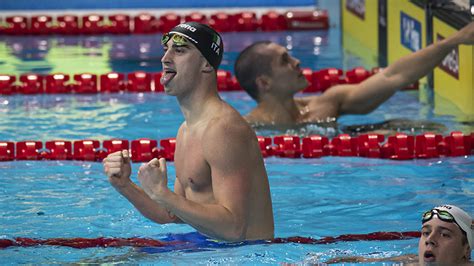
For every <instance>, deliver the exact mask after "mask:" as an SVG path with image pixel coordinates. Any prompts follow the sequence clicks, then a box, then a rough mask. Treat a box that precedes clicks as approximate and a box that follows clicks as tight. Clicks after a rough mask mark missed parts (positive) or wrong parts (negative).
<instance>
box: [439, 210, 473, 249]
mask: <svg viewBox="0 0 474 266" xmlns="http://www.w3.org/2000/svg"><path fill="white" fill-rule="evenodd" d="M433 209H437V210H440V211H447V212H449V213H450V214H451V215H452V216H453V217H454V220H456V223H458V225H459V227H461V230H463V231H464V232H465V233H466V236H467V242H468V243H469V247H470V248H471V249H474V224H473V221H472V218H471V216H469V214H467V212H465V211H463V210H462V209H461V208H459V207H456V206H454V205H442V206H438V207H435V208H433Z"/></svg>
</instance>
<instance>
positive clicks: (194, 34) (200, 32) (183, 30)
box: [162, 22, 224, 70]
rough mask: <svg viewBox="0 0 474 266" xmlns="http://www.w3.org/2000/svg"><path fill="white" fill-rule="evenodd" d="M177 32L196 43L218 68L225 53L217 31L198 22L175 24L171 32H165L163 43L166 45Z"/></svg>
mask: <svg viewBox="0 0 474 266" xmlns="http://www.w3.org/2000/svg"><path fill="white" fill-rule="evenodd" d="M175 34H178V35H181V36H183V37H185V38H186V39H187V40H188V41H190V42H191V43H192V44H194V46H196V48H197V49H198V50H199V51H200V52H201V54H202V55H203V56H204V58H206V60H207V61H208V62H209V64H211V66H212V67H214V69H215V70H217V68H218V67H219V65H220V63H221V61H222V54H223V53H224V43H223V42H222V38H221V36H220V35H219V33H217V31H215V30H214V29H213V28H211V27H209V26H207V25H205V24H201V23H198V22H185V23H181V24H179V25H177V26H175V27H174V28H172V29H171V31H170V32H168V33H167V34H165V35H164V36H163V39H162V44H163V45H165V44H166V43H167V42H168V41H169V40H170V39H171V37H172V36H173V35H175Z"/></svg>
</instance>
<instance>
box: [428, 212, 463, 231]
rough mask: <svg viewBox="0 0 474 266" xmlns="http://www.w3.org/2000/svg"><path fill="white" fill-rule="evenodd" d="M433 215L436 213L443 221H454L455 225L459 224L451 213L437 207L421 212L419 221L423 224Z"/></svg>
mask: <svg viewBox="0 0 474 266" xmlns="http://www.w3.org/2000/svg"><path fill="white" fill-rule="evenodd" d="M435 215H437V216H438V218H439V219H440V220H441V221H443V222H447V223H455V224H456V225H457V226H459V224H458V223H457V222H456V219H454V216H453V215H451V213H449V212H447V211H443V210H438V209H432V210H429V211H427V212H425V213H423V217H422V219H421V223H422V224H424V223H426V222H428V221H429V220H431V219H433V217H434V216H435ZM459 228H461V227H460V226H459ZM461 230H462V229H461Z"/></svg>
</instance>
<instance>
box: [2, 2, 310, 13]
mask: <svg viewBox="0 0 474 266" xmlns="http://www.w3.org/2000/svg"><path fill="white" fill-rule="evenodd" d="M316 4H317V0H264V1H263V0H260V1H259V0H167V1H163V0H115V1H113V0H36V1H35V0H0V11H2V10H5V11H6V10H41V9H47V10H53V9H109V8H113V9H120V8H128V9H133V8H196V7H202V8H218V7H250V6H253V7H265V6H282V7H284V6H310V5H316Z"/></svg>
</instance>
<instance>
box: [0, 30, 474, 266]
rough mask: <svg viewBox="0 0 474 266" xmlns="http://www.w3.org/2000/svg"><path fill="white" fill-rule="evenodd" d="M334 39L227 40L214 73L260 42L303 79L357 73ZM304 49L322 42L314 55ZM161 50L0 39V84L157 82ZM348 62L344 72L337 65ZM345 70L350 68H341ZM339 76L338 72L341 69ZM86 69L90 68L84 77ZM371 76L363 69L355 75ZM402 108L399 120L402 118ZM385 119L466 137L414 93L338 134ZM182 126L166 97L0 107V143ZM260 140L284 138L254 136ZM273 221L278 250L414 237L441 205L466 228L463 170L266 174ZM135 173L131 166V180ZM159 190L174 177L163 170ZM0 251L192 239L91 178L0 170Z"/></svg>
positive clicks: (367, 165) (5, 255) (262, 252)
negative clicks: (353, 238) (22, 240)
mask: <svg viewBox="0 0 474 266" xmlns="http://www.w3.org/2000/svg"><path fill="white" fill-rule="evenodd" d="M339 35H340V32H339V29H338V28H332V29H331V30H329V31H327V32H326V31H317V32H274V33H238V34H237V33H229V34H225V35H224V40H226V44H225V45H226V50H227V51H228V52H227V53H226V55H225V58H224V61H223V65H222V68H223V69H226V70H230V71H232V65H233V62H234V61H235V58H236V55H237V53H238V51H240V50H241V49H243V47H244V46H245V45H247V44H249V43H250V42H253V41H256V40H263V39H270V40H273V41H276V42H278V43H280V44H282V45H285V46H287V47H288V48H291V52H292V54H293V55H295V56H297V57H299V58H301V59H302V67H309V68H312V69H320V68H324V67H339V68H345V69H347V68H351V67H354V66H357V65H359V64H360V61H359V60H358V59H357V58H354V57H348V56H347V55H344V54H343V52H342V47H341V45H340V39H339ZM315 37H319V38H321V39H320V42H317V43H318V44H317V45H316V44H315V41H314V40H315V39H314V38H315ZM159 39H160V36H154V35H150V36H126V37H124V36H114V37H112V36H100V37H98V36H95V37H79V38H78V37H67V38H63V37H8V38H7V37H0V53H1V54H2V55H5V56H2V59H0V61H1V62H0V72H1V73H12V74H20V73H24V72H28V71H33V72H36V73H49V72H55V71H62V72H66V73H80V72H85V71H93V72H95V73H99V74H102V73H105V72H107V71H110V70H114V71H119V72H130V71H135V70H145V71H150V72H158V71H160V70H161V65H160V63H159V58H160V56H161V55H162V50H161V48H160V46H159ZM343 62H346V63H343ZM347 62H349V63H347ZM347 64H348V65H347ZM91 67H92V68H91ZM366 67H372V66H366ZM222 97H223V98H224V99H225V100H227V101H228V102H229V103H230V104H231V105H232V106H234V107H235V108H236V109H237V110H238V111H239V112H241V113H242V114H245V113H247V112H248V111H249V110H250V109H251V108H252V107H253V106H254V103H253V102H252V101H251V99H250V98H249V97H248V96H246V95H245V93H243V92H232V93H222ZM402 107H403V112H402V113H401V112H400V110H401V108H402ZM393 118H410V119H415V120H429V121H432V122H437V123H441V124H443V125H445V126H446V130H445V131H443V132H442V133H443V134H445V135H446V134H447V133H448V132H450V131H453V130H461V131H463V132H466V133H467V132H471V131H472V130H473V128H472V126H471V125H469V124H462V123H458V122H457V121H456V120H455V119H454V118H453V117H449V116H439V115H435V114H434V112H433V108H432V106H430V105H429V104H421V103H419V102H418V95H417V93H416V92H399V93H397V94H396V95H395V96H394V97H393V98H391V99H390V100H389V101H387V102H386V103H384V104H383V105H382V106H381V107H379V108H378V109H377V110H375V111H374V112H372V113H371V114H369V115H363V116H345V117H342V118H341V119H340V120H339V125H340V127H342V126H344V125H352V124H360V121H364V122H374V123H375V122H380V121H384V120H387V119H393ZM182 120H183V117H182V115H181V112H180V110H179V108H178V105H177V103H176V100H175V99H174V98H172V97H169V96H166V95H164V94H154V93H145V94H128V93H125V94H101V95H34V96H24V95H15V96H0V140H9V141H15V142H17V141H22V140H40V141H47V140H53V139H65V140H79V139H86V138H87V139H98V140H106V139H110V138H123V139H128V140H133V139H137V138H142V137H144V138H152V139H158V140H159V139H163V138H169V137H174V136H175V134H176V131H177V129H178V127H179V125H180V123H181V122H182ZM339 130H340V128H339V127H338V128H334V129H321V128H318V127H308V128H304V129H303V130H301V129H298V130H296V131H290V133H297V134H302V135H305V134H309V133H314V132H319V133H324V134H325V135H328V136H333V135H335V134H337V133H338V132H339ZM257 133H259V134H261V135H270V136H273V135H275V134H281V133H282V132H275V131H271V130H270V131H268V130H261V131H258V132H257ZM265 164H266V168H267V171H268V175H269V179H270V186H271V194H272V199H273V206H274V216H275V235H276V237H289V236H303V237H313V238H320V237H324V236H338V235H341V234H364V233H369V232H375V231H416V230H418V229H419V228H420V214H421V213H422V212H423V211H425V210H426V209H429V208H431V207H433V206H434V205H437V204H442V203H451V204H455V205H458V206H460V207H462V208H464V209H465V210H466V211H467V212H469V213H471V214H474V174H473V169H474V167H473V166H474V159H473V157H472V156H468V157H456V158H439V159H429V160H413V161H391V160H380V159H367V158H352V157H323V158H320V159H283V158H275V157H270V158H267V159H266V160H265ZM138 167H139V164H134V165H133V169H134V174H133V176H136V171H137V168H138ZM168 171H169V176H170V184H169V185H170V187H172V183H173V182H174V180H173V178H172V177H173V176H174V174H175V169H174V165H173V163H169V167H168ZM0 228H2V230H1V231H0V238H8V239H12V238H14V237H30V238H57V237H66V238H67V237H88V238H96V237H144V238H156V239H162V238H165V237H166V236H167V234H169V233H172V234H175V235H178V236H179V235H182V234H187V233H191V232H194V229H193V228H191V227H189V226H187V225H174V224H173V225H157V224H154V223H153V222H151V221H148V220H146V219H145V218H144V217H143V216H141V215H140V214H139V213H138V212H137V211H136V210H135V209H134V208H133V206H132V205H131V204H130V203H128V202H127V201H126V200H125V199H124V198H123V197H121V196H120V195H119V194H118V193H117V192H116V191H115V190H114V189H113V188H112V187H111V186H110V185H109V183H108V182H107V179H106V177H105V176H104V174H103V173H102V166H101V164H100V163H96V162H79V161H12V162H0ZM416 251H417V239H411V240H403V241H377V242H365V241H362V242H338V243H333V244H326V245H304V244H256V245H243V246H235V247H226V248H218V247H217V248H203V249H201V250H199V249H198V250H192V252H191V251H190V250H180V249H176V250H172V249H171V250H165V251H164V252H158V253H152V254H149V253H146V252H140V251H137V250H135V249H133V248H129V247H124V248H91V249H73V248H67V247H50V246H41V247H30V248H25V247H13V248H7V249H3V250H0V262H1V263H2V264H21V263H38V264H42V263H48V264H49V263H50V264H56V263H58V264H63V263H81V262H85V263H87V262H89V263H113V262H127V263H140V264H144V263H162V264H214V263H216V264H218V263H220V264H280V263H284V262H289V263H317V262H324V261H326V260H327V259H329V258H334V257H340V256H352V255H362V256H366V257H389V256H394V255H401V254H410V253H416Z"/></svg>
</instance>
